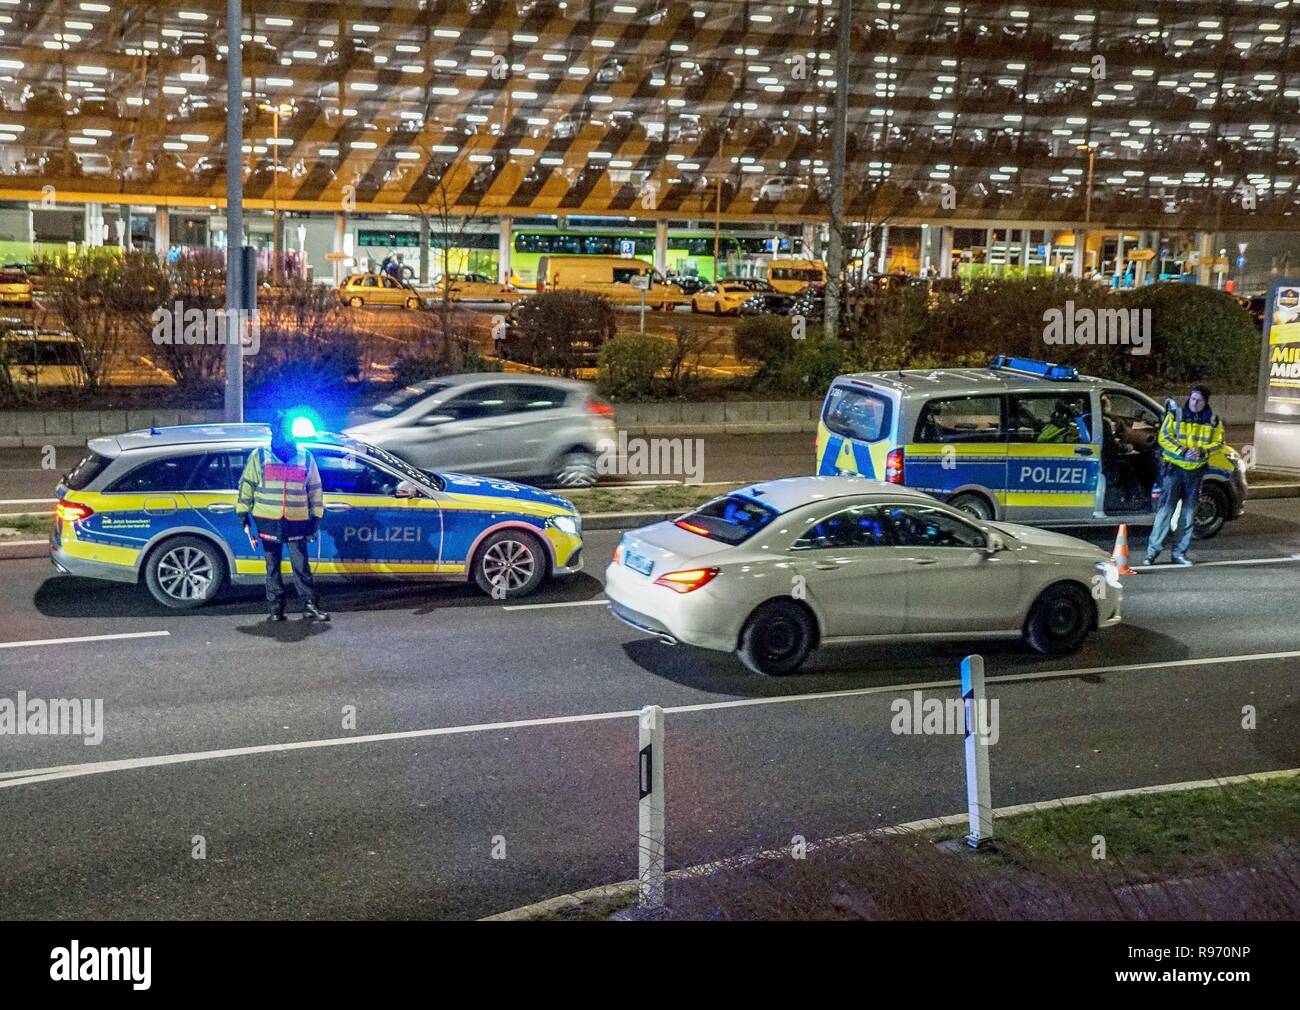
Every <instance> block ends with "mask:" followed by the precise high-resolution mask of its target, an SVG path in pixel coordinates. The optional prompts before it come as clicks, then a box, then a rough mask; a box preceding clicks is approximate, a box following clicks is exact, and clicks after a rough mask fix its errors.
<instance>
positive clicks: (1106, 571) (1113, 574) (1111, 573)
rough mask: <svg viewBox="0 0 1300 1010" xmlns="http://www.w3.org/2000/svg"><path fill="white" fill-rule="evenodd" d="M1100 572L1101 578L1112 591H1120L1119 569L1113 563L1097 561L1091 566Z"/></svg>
mask: <svg viewBox="0 0 1300 1010" xmlns="http://www.w3.org/2000/svg"><path fill="white" fill-rule="evenodd" d="M1092 567H1093V568H1095V569H1097V571H1099V572H1101V575H1102V578H1104V579H1105V580H1106V585H1108V586H1110V587H1111V588H1112V589H1120V588H1122V587H1121V586H1120V582H1119V567H1118V566H1117V565H1116V564H1115V562H1113V561H1098V562H1097V563H1096V564H1095V565H1093V566H1092Z"/></svg>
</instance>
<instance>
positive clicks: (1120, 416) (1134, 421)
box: [1106, 389, 1160, 428]
mask: <svg viewBox="0 0 1300 1010" xmlns="http://www.w3.org/2000/svg"><path fill="white" fill-rule="evenodd" d="M1106 398H1107V399H1108V400H1109V401H1110V403H1109V408H1110V409H1109V410H1107V411H1106V415H1107V416H1108V417H1110V418H1113V419H1115V420H1119V421H1124V422H1125V423H1127V424H1129V425H1139V426H1141V427H1144V428H1159V427H1160V418H1159V417H1157V416H1156V415H1155V414H1153V413H1152V412H1151V408H1150V407H1148V406H1147V405H1146V404H1144V403H1142V402H1141V401H1140V400H1135V399H1133V397H1131V396H1129V395H1128V394H1127V393H1121V392H1119V391H1118V390H1110V389H1108V390H1106Z"/></svg>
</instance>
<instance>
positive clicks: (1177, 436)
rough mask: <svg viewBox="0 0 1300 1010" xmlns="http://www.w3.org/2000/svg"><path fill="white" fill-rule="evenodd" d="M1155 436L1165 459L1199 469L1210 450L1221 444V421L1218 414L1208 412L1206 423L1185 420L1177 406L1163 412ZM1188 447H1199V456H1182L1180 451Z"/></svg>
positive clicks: (1208, 455)
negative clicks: (1196, 457)
mask: <svg viewBox="0 0 1300 1010" xmlns="http://www.w3.org/2000/svg"><path fill="white" fill-rule="evenodd" d="M1157 440H1158V441H1159V443H1160V448H1161V450H1162V451H1163V455H1164V461H1165V462H1166V463H1169V464H1172V465H1173V466H1176V467H1178V468H1179V469H1181V470H1200V469H1201V468H1202V467H1204V466H1205V464H1206V463H1208V462H1209V459H1210V456H1211V455H1212V454H1213V453H1215V452H1217V451H1218V450H1219V449H1221V448H1223V422H1222V421H1220V420H1219V415H1218V414H1211V415H1210V420H1209V422H1208V423H1206V422H1205V421H1192V420H1189V419H1188V418H1187V415H1186V413H1185V412H1184V410H1183V408H1182V407H1179V408H1178V409H1177V410H1171V411H1169V412H1168V413H1166V414H1165V418H1164V420H1163V421H1161V422H1160V434H1159V436H1158V439H1157ZM1188 449H1200V450H1201V458H1200V459H1186V458H1185V457H1184V455H1183V454H1184V453H1185V452H1186V451H1187V450H1188Z"/></svg>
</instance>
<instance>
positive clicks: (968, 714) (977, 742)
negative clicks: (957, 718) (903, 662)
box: [961, 656, 993, 849]
mask: <svg viewBox="0 0 1300 1010" xmlns="http://www.w3.org/2000/svg"><path fill="white" fill-rule="evenodd" d="M961 697H962V711H963V713H964V716H965V720H964V721H965V742H966V812H967V816H968V818H969V819H970V831H969V832H968V833H967V835H966V844H967V845H969V846H970V847H971V848H973V849H979V848H983V847H984V846H986V845H988V844H990V843H991V842H992V841H993V801H992V799H991V798H990V794H989V749H988V746H987V742H986V741H985V740H984V739H983V738H982V734H981V732H980V712H982V711H983V712H987V711H988V705H987V702H986V701H985V699H984V657H983V656H967V657H966V658H965V659H963V660H962V661H961Z"/></svg>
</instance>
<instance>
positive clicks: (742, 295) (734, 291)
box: [691, 281, 757, 316]
mask: <svg viewBox="0 0 1300 1010" xmlns="http://www.w3.org/2000/svg"><path fill="white" fill-rule="evenodd" d="M756 294H757V292H756V291H755V290H754V289H753V288H752V287H750V286H749V285H746V284H732V283H729V282H727V281H723V282H722V283H720V284H710V285H709V286H708V287H704V288H701V289H700V290H699V291H697V292H695V294H693V295H692V296H691V311H692V312H711V313H713V314H714V315H715V316H734V315H739V313H740V307H741V306H742V305H744V304H745V303H746V302H747V301H749V300H750V299H751V298H753V297H754V296H755V295H756Z"/></svg>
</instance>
